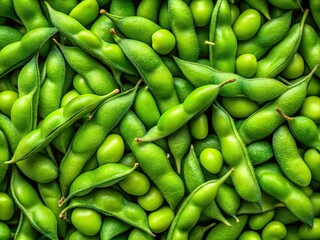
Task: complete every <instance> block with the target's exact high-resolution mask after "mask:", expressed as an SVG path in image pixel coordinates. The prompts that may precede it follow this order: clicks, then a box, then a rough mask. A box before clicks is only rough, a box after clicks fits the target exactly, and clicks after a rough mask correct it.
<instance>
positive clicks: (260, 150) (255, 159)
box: [247, 140, 274, 165]
mask: <svg viewBox="0 0 320 240" xmlns="http://www.w3.org/2000/svg"><path fill="white" fill-rule="evenodd" d="M247 150H248V154H249V157H250V159H251V162H252V164H253V165H258V164H260V163H263V162H266V161H268V160H269V159H271V158H272V157H273V156H274V153H273V149H272V145H271V143H270V142H269V141H266V140H260V141H256V142H253V143H250V144H249V145H247Z"/></svg>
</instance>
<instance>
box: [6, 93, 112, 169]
mask: <svg viewBox="0 0 320 240" xmlns="http://www.w3.org/2000/svg"><path fill="white" fill-rule="evenodd" d="M116 93H118V90H115V91H113V92H111V93H110V94H107V95H104V96H97V95H95V94H83V95H80V96H78V97H76V98H74V99H72V100H71V101H70V102H68V103H67V105H66V106H64V107H62V108H59V109H57V110H55V111H53V112H52V113H50V114H49V115H48V116H47V117H46V118H45V119H44V120H43V122H42V124H41V126H40V127H38V128H36V129H34V130H32V131H31V132H30V133H28V134H27V135H26V136H24V137H23V138H22V139H21V141H20V142H19V144H18V146H17V148H16V150H15V152H14V154H13V156H12V159H11V160H10V161H7V162H6V163H15V162H18V161H22V160H25V159H26V158H28V157H29V156H31V155H32V154H35V153H37V152H39V151H40V150H41V149H43V148H44V147H45V146H47V144H48V143H50V142H51V141H52V140H53V139H54V138H55V137H56V136H58V135H59V134H60V133H61V132H62V131H63V130H64V129H66V128H68V127H69V126H70V125H72V124H73V123H74V122H76V121H77V120H79V119H80V118H82V117H83V116H85V115H86V114H88V113H90V112H92V111H93V110H94V109H95V108H97V107H98V106H99V105H100V104H101V103H102V102H104V101H105V100H107V99H108V98H110V97H111V96H113V95H114V94H116Z"/></svg>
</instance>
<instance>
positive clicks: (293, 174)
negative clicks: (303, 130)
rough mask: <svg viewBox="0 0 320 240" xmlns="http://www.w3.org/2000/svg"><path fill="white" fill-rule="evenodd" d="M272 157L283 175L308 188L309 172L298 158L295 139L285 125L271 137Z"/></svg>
mask: <svg viewBox="0 0 320 240" xmlns="http://www.w3.org/2000/svg"><path fill="white" fill-rule="evenodd" d="M272 147H273V152H274V156H275V158H276V160H277V162H278V164H279V166H280V168H281V169H282V171H283V172H284V174H285V175H286V176H287V177H288V178H289V179H290V180H291V181H292V182H293V183H295V184H297V185H298V186H308V185H309V184H310V182H311V176H312V174H311V171H310V169H309V167H308V166H307V164H306V163H305V162H304V160H303V158H302V157H301V156H300V154H299V151H298V148H297V144H296V141H295V138H294V137H293V135H292V133H291V132H290V130H289V127H288V126H286V125H282V126H280V127H279V128H278V129H276V130H275V132H274V133H273V136H272Z"/></svg>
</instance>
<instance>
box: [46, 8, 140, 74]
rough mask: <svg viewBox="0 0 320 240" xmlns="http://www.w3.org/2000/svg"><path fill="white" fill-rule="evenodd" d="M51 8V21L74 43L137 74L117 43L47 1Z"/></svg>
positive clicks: (115, 65)
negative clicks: (109, 41)
mask: <svg viewBox="0 0 320 240" xmlns="http://www.w3.org/2000/svg"><path fill="white" fill-rule="evenodd" d="M45 3H46V6H47V8H48V10H49V15H50V19H51V22H52V24H53V25H54V26H56V27H57V28H58V29H59V31H60V32H61V33H62V34H63V35H64V36H66V37H67V38H68V39H70V40H71V41H72V42H73V43H74V44H76V45H78V46H79V47H81V48H82V49H83V50H85V51H86V52H88V53H89V54H91V55H93V56H94V57H96V58H98V59H99V60H101V61H102V62H103V63H105V64H106V65H107V66H109V67H114V68H116V69H119V70H121V71H123V72H125V73H128V74H133V75H136V69H135V68H134V67H133V66H132V64H131V63H130V61H129V60H128V59H127V58H126V57H125V55H124V54H123V52H122V51H121V49H120V48H119V46H118V45H117V44H114V43H108V42H105V41H103V40H102V39H101V38H100V37H99V36H98V35H96V34H95V33H94V32H92V31H90V30H88V29H86V28H85V27H84V26H83V25H82V24H81V23H80V22H78V21H77V20H76V19H74V18H73V17H70V16H68V15H66V14H64V13H62V12H58V11H56V10H54V9H53V8H52V7H51V6H50V5H49V3H47V2H45Z"/></svg>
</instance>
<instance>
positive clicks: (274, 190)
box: [256, 163, 314, 228]
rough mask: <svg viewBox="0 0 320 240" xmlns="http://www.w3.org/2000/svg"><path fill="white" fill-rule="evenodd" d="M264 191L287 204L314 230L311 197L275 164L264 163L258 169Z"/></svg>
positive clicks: (259, 179) (260, 183) (294, 213)
mask: <svg viewBox="0 0 320 240" xmlns="http://www.w3.org/2000/svg"><path fill="white" fill-rule="evenodd" d="M256 173H257V178H258V181H259V185H260V187H261V189H262V190H263V191H265V192H266V193H268V194H269V195H271V196H272V197H274V198H275V199H277V200H278V201H280V202H282V203H284V204H285V206H286V207H287V208H288V209H289V210H290V211H291V213H292V214H293V215H295V216H296V217H298V218H299V219H300V220H301V221H302V222H303V223H305V224H306V225H308V226H309V227H311V228H312V226H313V219H314V212H313V206H312V203H311V201H310V199H309V197H308V196H307V195H306V194H305V193H304V192H303V191H302V190H301V189H300V188H298V187H297V186H296V185H295V184H294V183H292V182H291V181H290V180H289V179H288V178H286V177H285V176H284V175H283V173H282V171H281V169H280V167H279V166H278V165H277V164H275V163H264V164H262V165H260V166H258V167H257V168H256Z"/></svg>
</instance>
